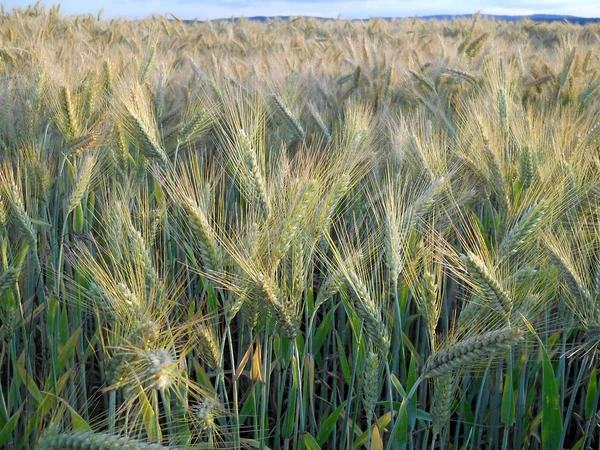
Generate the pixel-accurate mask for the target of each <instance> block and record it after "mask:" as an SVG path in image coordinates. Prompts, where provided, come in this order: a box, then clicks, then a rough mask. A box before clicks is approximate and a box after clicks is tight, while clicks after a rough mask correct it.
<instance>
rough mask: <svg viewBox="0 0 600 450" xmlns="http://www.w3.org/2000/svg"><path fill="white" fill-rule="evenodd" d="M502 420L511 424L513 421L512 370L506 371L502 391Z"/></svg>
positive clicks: (513, 394)
mask: <svg viewBox="0 0 600 450" xmlns="http://www.w3.org/2000/svg"><path fill="white" fill-rule="evenodd" d="M502 422H503V423H504V424H505V425H508V426H511V425H513V424H514V423H515V393H514V389H513V383H512V371H511V370H509V371H507V374H506V378H505V380H504V391H503V392H502Z"/></svg>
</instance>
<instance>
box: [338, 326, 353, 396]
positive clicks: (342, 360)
mask: <svg viewBox="0 0 600 450" xmlns="http://www.w3.org/2000/svg"><path fill="white" fill-rule="evenodd" d="M335 339H336V341H337V351H338V354H339V355H340V364H341V365H342V374H343V375H344V380H345V381H346V384H350V378H351V371H350V364H349V363H348V358H346V353H345V352H344V344H343V343H342V340H341V339H340V336H339V334H338V332H337V331H336V332H335Z"/></svg>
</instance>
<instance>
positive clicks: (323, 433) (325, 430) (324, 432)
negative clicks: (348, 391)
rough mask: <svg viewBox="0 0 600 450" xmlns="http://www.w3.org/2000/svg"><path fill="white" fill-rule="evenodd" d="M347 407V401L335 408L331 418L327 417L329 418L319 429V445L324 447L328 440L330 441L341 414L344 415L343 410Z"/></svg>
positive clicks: (330, 415)
mask: <svg viewBox="0 0 600 450" xmlns="http://www.w3.org/2000/svg"><path fill="white" fill-rule="evenodd" d="M345 406H346V401H344V402H343V403H342V404H341V405H340V406H338V407H337V408H335V409H334V410H333V412H332V413H331V414H329V416H327V418H326V419H325V420H324V421H323V422H322V423H321V427H320V428H319V432H318V433H317V442H318V443H319V445H323V444H325V442H327V439H329V436H330V435H331V433H333V430H335V426H336V424H337V421H338V419H339V418H340V414H341V413H342V410H343V409H344V407H345Z"/></svg>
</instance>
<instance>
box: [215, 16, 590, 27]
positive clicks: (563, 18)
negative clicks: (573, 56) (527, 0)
mask: <svg viewBox="0 0 600 450" xmlns="http://www.w3.org/2000/svg"><path fill="white" fill-rule="evenodd" d="M471 17H473V14H455V15H451V14H438V15H434V16H419V18H420V19H431V20H452V19H461V18H471ZM481 17H484V18H487V19H495V20H505V21H509V22H512V21H515V20H522V19H530V20H533V21H536V22H562V21H567V22H569V23H577V24H579V25H585V24H586V23H600V17H577V16H565V15H556V14H532V15H530V16H505V15H494V14H482V15H481ZM289 18H290V16H270V17H269V16H253V17H246V18H245V19H247V20H258V21H261V22H265V21H267V20H270V19H283V20H287V19H289ZM315 19H319V20H335V19H332V18H327V17H315ZM382 19H384V20H391V19H394V17H382ZM220 20H232V19H226V18H223V19H220ZM233 20H239V19H238V18H234V19H233ZM353 20H367V19H353Z"/></svg>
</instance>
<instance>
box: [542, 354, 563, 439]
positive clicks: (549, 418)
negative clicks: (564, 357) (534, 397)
mask: <svg viewBox="0 0 600 450" xmlns="http://www.w3.org/2000/svg"><path fill="white" fill-rule="evenodd" d="M541 347H542V372H543V374H542V375H543V376H542V379H543V381H542V397H543V398H542V446H543V448H544V450H556V449H557V448H558V446H559V445H560V438H561V436H562V428H563V421H562V417H561V413H560V409H561V408H560V397H559V395H558V383H557V382H556V378H555V376H554V369H553V368H552V363H551V362H550V357H549V356H548V352H547V351H546V348H545V347H544V346H543V345H542V346H541Z"/></svg>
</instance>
